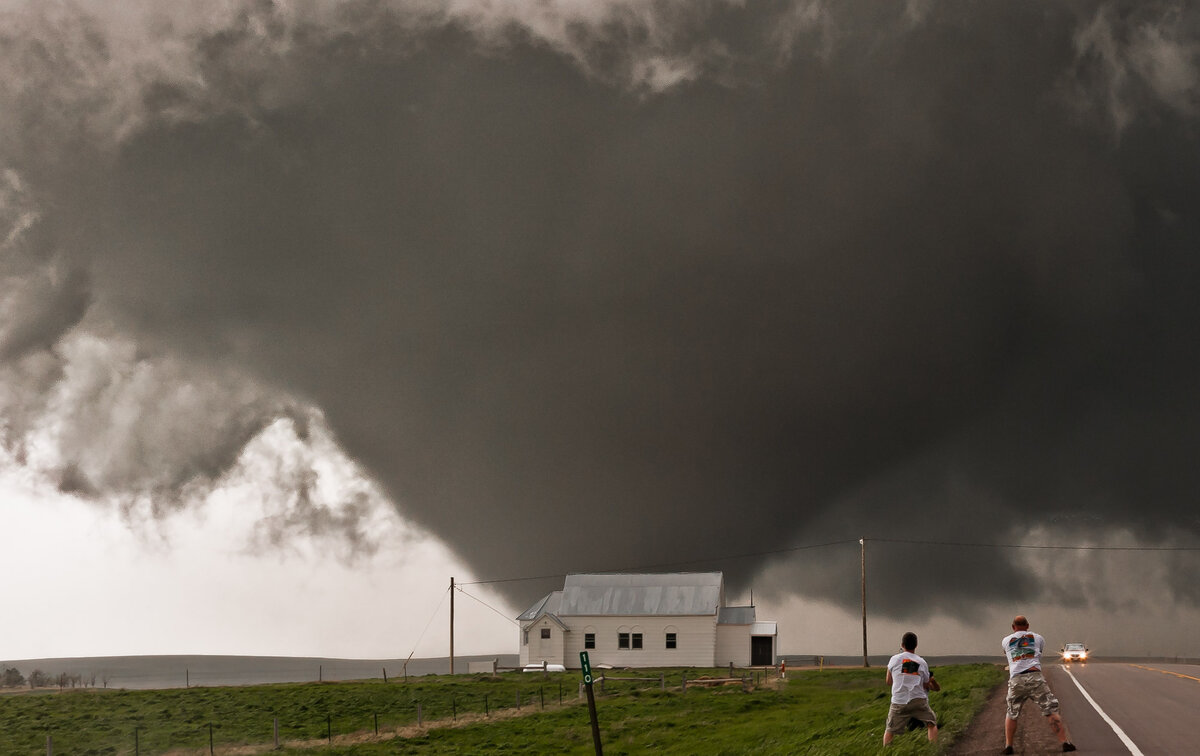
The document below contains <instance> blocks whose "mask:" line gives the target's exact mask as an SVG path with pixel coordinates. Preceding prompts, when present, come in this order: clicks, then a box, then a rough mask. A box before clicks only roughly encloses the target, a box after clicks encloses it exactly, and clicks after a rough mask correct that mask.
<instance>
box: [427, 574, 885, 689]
mask: <svg viewBox="0 0 1200 756" xmlns="http://www.w3.org/2000/svg"><path fill="white" fill-rule="evenodd" d="M863 611H866V610H865V609H864V610H863ZM863 616H864V617H865V616H866V615H863ZM866 621H867V620H866V619H863V622H864V623H866ZM863 627H864V628H866V624H864V625H863ZM863 632H864V633H865V632H866V630H865V629H864V630H863ZM863 637H864V638H865V637H866V636H865V635H864V636H863ZM863 644H864V645H863V648H864V649H865V648H866V645H865V644H866V641H865V640H864V641H863ZM450 674H454V578H450Z"/></svg>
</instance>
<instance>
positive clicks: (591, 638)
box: [583, 633, 596, 648]
mask: <svg viewBox="0 0 1200 756" xmlns="http://www.w3.org/2000/svg"><path fill="white" fill-rule="evenodd" d="M583 647H584V648H595V647H596V634H595V633H584V634H583Z"/></svg>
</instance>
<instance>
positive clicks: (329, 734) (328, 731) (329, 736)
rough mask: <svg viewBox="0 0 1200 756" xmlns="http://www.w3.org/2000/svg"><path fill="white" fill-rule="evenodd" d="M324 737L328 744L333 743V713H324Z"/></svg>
mask: <svg viewBox="0 0 1200 756" xmlns="http://www.w3.org/2000/svg"><path fill="white" fill-rule="evenodd" d="M325 738H326V740H327V741H328V742H329V745H333V715H332V714H326V715H325Z"/></svg>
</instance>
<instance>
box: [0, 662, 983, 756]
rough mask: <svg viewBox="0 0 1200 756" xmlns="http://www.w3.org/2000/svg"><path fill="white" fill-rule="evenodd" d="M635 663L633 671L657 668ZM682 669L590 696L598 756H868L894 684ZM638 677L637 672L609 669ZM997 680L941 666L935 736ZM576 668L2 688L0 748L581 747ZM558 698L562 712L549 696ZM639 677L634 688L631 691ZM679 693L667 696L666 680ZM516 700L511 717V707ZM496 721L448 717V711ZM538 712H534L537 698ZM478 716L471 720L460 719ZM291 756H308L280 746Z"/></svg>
mask: <svg viewBox="0 0 1200 756" xmlns="http://www.w3.org/2000/svg"><path fill="white" fill-rule="evenodd" d="M658 672H659V671H658V670H655V671H653V672H650V671H646V670H639V671H638V672H637V673H636V675H637V676H642V677H649V676H657V675H658ZM682 672H683V670H665V673H666V675H667V684H668V686H669V688H668V690H666V691H661V690H659V688H658V684H657V683H648V682H642V683H628V682H627V683H619V684H614V683H612V682H610V683H609V684H608V685H606V690H605V693H604V694H603V695H599V690H598V686H597V689H596V692H597V709H598V712H599V719H600V729H601V736H602V740H603V744H604V752H605V753H606V754H634V753H638V754H641V753H653V754H745V753H756V754H793V753H812V754H830V755H832V754H862V753H873V752H877V751H879V750H880V748H879V743H880V739H881V737H882V734H883V723H884V719H885V718H886V716H887V708H888V697H889V691H888V689H887V688H886V687H885V686H884V683H883V670H882V669H869V670H863V669H840V670H824V671H816V670H806V671H794V670H793V671H791V672H789V674H788V680H787V681H786V682H785V683H782V684H780V685H778V686H776V685H774V683H775V681H774V680H772V681H771V684H770V685H762V686H759V687H756V688H755V689H753V690H751V691H750V692H743V690H742V689H741V687H740V686H732V687H722V688H700V687H696V686H689V688H688V690H687V692H686V693H681V692H680V690H679V683H680V677H681V674H682ZM618 674H623V675H625V676H633V675H634V674H635V673H632V672H630V673H618ZM687 674H688V677H689V678H692V679H695V678H696V677H698V676H700V675H702V674H708V675H711V676H723V675H724V674H727V671H723V670H694V669H693V670H687ZM1003 678H1004V673H1003V671H1002V670H1001V669H1000V668H999V667H996V666H995V665H989V664H977V665H962V666H947V667H940V668H939V669H938V680H939V681H941V683H942V687H943V690H942V691H941V692H940V693H934V694H933V697H932V699H931V703H932V705H933V708H934V709H935V710H936V711H937V713H938V718H939V719H940V720H941V723H942V728H943V729H942V738H943V745H944V744H945V743H948V742H949V741H950V740H952V738H953V736H955V735H957V734H958V733H960V732H961V731H962V730H963V729H964V728H965V727H966V725H967V723H968V722H970V720H971V717H972V716H973V714H974V712H975V711H976V710H977V709H978V708H979V707H980V706H982V704H983V702H984V700H985V699H986V696H987V693H988V692H989V691H990V690H991V689H992V688H993V687H994V686H995V685H996V684H998V683H999V682H1000V681H1001V680H1002V679H1003ZM578 683H579V674H578V673H577V672H568V673H558V674H551V675H550V676H549V678H548V679H547V678H544V677H543V676H542V675H540V674H539V675H530V674H505V675H500V676H497V677H489V676H484V675H472V676H467V675H458V676H454V677H450V676H428V677H420V678H410V680H409V681H408V682H394V681H393V682H389V683H383V682H380V681H366V682H358V683H305V684H294V685H259V686H249V687H227V688H190V689H177V690H164V691H116V690H76V691H70V692H65V693H58V692H54V693H50V692H47V693H19V694H12V695H4V696H0V753H44V752H45V743H46V735H47V734H48V733H49V734H52V735H53V737H54V751H55V753H63V754H68V753H69V754H126V753H129V754H132V753H133V749H134V728H135V727H136V728H137V743H138V747H139V750H140V753H142V754H157V753H162V752H164V751H167V750H170V749H186V748H193V749H203V752H205V753H206V752H207V750H208V743H209V725H210V724H211V725H212V737H213V742H214V744H215V745H216V748H217V752H218V753H219V752H220V749H221V748H222V747H229V746H240V745H254V744H261V745H269V744H270V743H271V742H272V727H273V724H272V723H273V720H274V719H275V718H276V717H277V718H278V719H279V725H280V739H281V740H283V741H301V740H304V741H323V740H324V739H325V738H326V735H327V727H328V726H329V725H330V724H331V725H332V730H333V735H334V743H333V746H332V747H331V748H326V747H324V743H320V745H321V746H322V747H321V751H322V752H324V753H330V754H364V755H370V754H417V753H420V754H468V753H480V752H485V751H486V752H488V753H501V754H504V753H513V754H515V753H524V754H534V753H536V754H553V753H561V754H590V753H593V750H594V749H593V746H592V735H591V727H590V722H589V718H588V713H587V706H586V704H584V703H582V702H580V701H579V700H578V697H577V689H578ZM560 685H561V690H562V696H563V699H564V705H563V706H561V707H560V706H559V705H558V698H559V690H560ZM638 686H644V687H638ZM672 688H673V689H672ZM518 694H519V695H520V697H521V713H522V714H529V715H528V716H519V717H513V716H507V715H509V714H511V713H513V710H514V709H515V708H516V705H517V697H518ZM485 696H486V706H487V708H488V710H489V712H490V713H491V715H492V716H491V717H489V718H487V719H483V720H481V721H479V722H473V723H470V724H465V723H460V726H456V727H448V726H443V724H444V723H449V721H450V720H452V719H453V717H454V716H455V714H457V716H458V717H460V718H462V719H464V720H466V719H474V718H478V717H479V715H482V714H483V711H484V707H485ZM543 699H544V701H545V707H544V708H543V706H542V700H543ZM418 702H420V704H421V710H422V712H421V713H422V719H423V722H424V724H426V725H427V727H426V728H425V729H424V730H423V732H422V733H421V734H419V735H417V736H415V737H410V738H395V739H390V740H383V741H378V742H364V743H358V744H354V745H346V744H339V742H338V736H346V735H349V734H352V733H360V734H364V733H365V734H372V733H373V732H374V727H375V719H376V717H378V722H379V729H380V732H381V734H387V733H388V732H390V731H392V730H394V729H395V728H397V727H401V726H409V725H413V724H415V723H416V719H417V703H418ZM470 715H474V716H470ZM281 752H282V753H287V754H301V753H311V752H312V751H306V750H304V749H300V748H295V747H288V748H285V749H283V750H282V751H281ZM892 753H894V754H898V755H899V754H935V753H939V750H938V748H936V747H930V746H929V745H928V744H927V743H926V742H925V737H924V734H923V733H911V734H906V735H903V736H900V737H898V738H897V739H896V743H895V744H894V745H893V747H892V748H891V749H890V751H889V754H892Z"/></svg>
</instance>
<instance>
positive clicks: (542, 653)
mask: <svg viewBox="0 0 1200 756" xmlns="http://www.w3.org/2000/svg"><path fill="white" fill-rule="evenodd" d="M544 629H547V630H549V631H550V637H549V638H543V637H542V630H544ZM526 632H527V633H529V643H525V636H524V633H526ZM521 633H522V635H521V637H520V639H519V640H520V641H521V666H524V665H526V664H536V663H538V662H542V661H544V662H546V663H548V664H562V663H563V645H564V642H565V638H566V636H568V635H570V633H564V632H563V629H562V628H561V627H559V626H558V623H556V622H554V620H552V619H550V618H549V617H546V616H542V617H541V618H540V619H538V620H537V621H536V622H530V623H528V624H525V625H523V626H522V628H521ZM575 665H576V666H578V665H579V656H578V655H576V657H575Z"/></svg>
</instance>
